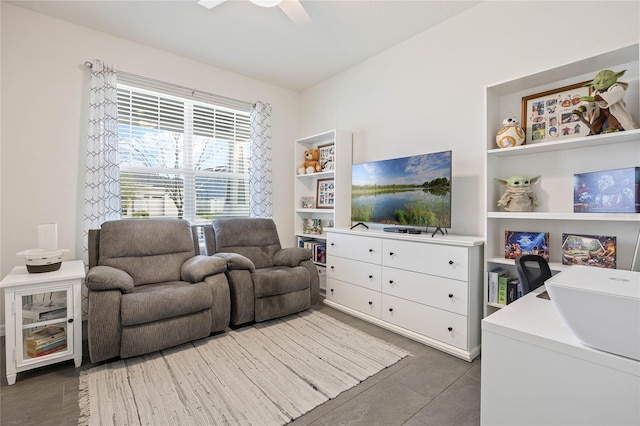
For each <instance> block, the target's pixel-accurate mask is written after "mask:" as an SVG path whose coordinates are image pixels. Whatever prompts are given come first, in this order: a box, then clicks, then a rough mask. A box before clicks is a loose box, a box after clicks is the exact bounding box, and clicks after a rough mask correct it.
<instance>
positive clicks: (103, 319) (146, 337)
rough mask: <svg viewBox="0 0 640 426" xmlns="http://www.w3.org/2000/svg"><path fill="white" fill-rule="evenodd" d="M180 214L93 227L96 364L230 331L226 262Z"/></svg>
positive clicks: (91, 332) (89, 281)
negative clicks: (202, 246)
mask: <svg viewBox="0 0 640 426" xmlns="http://www.w3.org/2000/svg"><path fill="white" fill-rule="evenodd" d="M199 253H200V250H199V246H198V240H197V238H194V229H193V228H192V227H191V225H190V224H189V222H187V221H186V220H180V219H122V220H115V221H109V222H105V223H103V224H102V226H101V228H100V229H99V230H98V229H95V230H90V231H89V268H90V269H89V271H88V273H87V276H86V280H85V281H86V285H87V287H88V290H89V293H88V302H89V306H88V338H89V339H88V340H89V355H90V358H91V361H92V362H99V361H103V360H106V359H110V358H114V357H121V358H127V357H132V356H136V355H141V354H145V353H149V352H153V351H157V350H160V349H164V348H167V347H170V346H175V345H179V344H182V343H186V342H189V341H191V340H195V339H200V338H203V337H206V336H208V335H209V334H211V333H212V332H216V331H222V330H225V329H226V328H227V327H228V325H229V318H230V295H229V285H228V282H227V277H226V274H225V271H226V268H227V264H226V261H225V259H223V258H220V257H217V256H203V255H200V254H199Z"/></svg>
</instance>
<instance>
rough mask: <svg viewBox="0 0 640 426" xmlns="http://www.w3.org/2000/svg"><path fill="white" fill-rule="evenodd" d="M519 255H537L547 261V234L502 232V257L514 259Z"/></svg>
mask: <svg viewBox="0 0 640 426" xmlns="http://www.w3.org/2000/svg"><path fill="white" fill-rule="evenodd" d="M521 254H537V255H540V256H542V257H543V258H544V260H546V261H547V262H548V261H549V233H548V232H522V231H504V257H505V259H515V258H516V257H518V256H520V255H521Z"/></svg>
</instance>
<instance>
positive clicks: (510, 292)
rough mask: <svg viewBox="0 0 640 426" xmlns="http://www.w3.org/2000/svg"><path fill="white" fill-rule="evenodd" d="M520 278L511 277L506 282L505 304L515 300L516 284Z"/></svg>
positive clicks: (516, 296)
mask: <svg viewBox="0 0 640 426" xmlns="http://www.w3.org/2000/svg"><path fill="white" fill-rule="evenodd" d="M519 284H520V280H518V279H517V278H512V279H510V280H509V281H508V282H507V305H508V304H509V303H511V302H515V301H516V300H517V299H518V297H519V296H518V285H519Z"/></svg>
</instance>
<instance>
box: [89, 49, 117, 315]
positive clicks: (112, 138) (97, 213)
mask: <svg viewBox="0 0 640 426" xmlns="http://www.w3.org/2000/svg"><path fill="white" fill-rule="evenodd" d="M116 80H117V79H116V70H115V67H114V66H110V65H107V64H104V63H102V62H101V61H98V60H93V61H92V62H91V77H90V82H89V84H90V87H89V114H88V117H89V123H88V126H87V155H86V172H85V189H84V226H83V228H84V233H83V236H82V247H83V253H82V254H83V259H84V264H85V267H87V266H88V264H89V252H88V247H89V245H88V240H87V237H88V234H89V229H96V228H99V227H100V225H101V224H102V223H103V222H105V221H107V220H114V219H120V217H121V216H120V214H121V211H120V169H119V167H118V95H117V87H116V84H117V81H116ZM83 287H84V286H83ZM83 296H85V297H83V301H82V307H83V312H84V313H86V307H87V303H86V302H87V301H86V288H83Z"/></svg>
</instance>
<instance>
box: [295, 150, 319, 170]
mask: <svg viewBox="0 0 640 426" xmlns="http://www.w3.org/2000/svg"><path fill="white" fill-rule="evenodd" d="M319 160H320V151H318V150H317V149H307V150H306V151H305V152H304V162H303V163H302V164H300V165H299V166H298V174H299V175H304V174H309V173H315V172H320V171H322V166H320V161H319Z"/></svg>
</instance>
